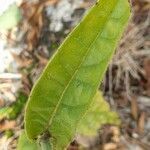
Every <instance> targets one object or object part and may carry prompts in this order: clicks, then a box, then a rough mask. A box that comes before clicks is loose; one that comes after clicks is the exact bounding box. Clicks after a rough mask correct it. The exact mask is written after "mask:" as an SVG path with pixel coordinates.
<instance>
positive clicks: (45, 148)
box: [40, 140, 52, 150]
mask: <svg viewBox="0 0 150 150" xmlns="http://www.w3.org/2000/svg"><path fill="white" fill-rule="evenodd" d="M40 146H41V150H52V147H51V144H50V141H49V140H41V142H40Z"/></svg>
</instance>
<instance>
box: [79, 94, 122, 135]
mask: <svg viewBox="0 0 150 150" xmlns="http://www.w3.org/2000/svg"><path fill="white" fill-rule="evenodd" d="M103 124H115V125H119V124H120V121H119V118H118V115H117V114H116V113H115V112H112V111H110V108H109V105H108V103H107V102H106V101H105V100H104V98H103V96H102V94H101V93H100V92H97V93H96V95H95V97H94V101H93V103H92V105H91V107H90V109H89V110H88V112H87V113H86V115H85V116H84V118H83V119H82V120H81V121H80V123H79V126H78V129H77V133H78V134H81V135H84V136H95V135H97V130H98V129H99V128H100V126H101V125H103Z"/></svg>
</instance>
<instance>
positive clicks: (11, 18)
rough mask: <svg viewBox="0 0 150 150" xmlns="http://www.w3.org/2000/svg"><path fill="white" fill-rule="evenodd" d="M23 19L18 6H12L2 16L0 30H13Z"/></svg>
mask: <svg viewBox="0 0 150 150" xmlns="http://www.w3.org/2000/svg"><path fill="white" fill-rule="evenodd" d="M20 19H21V12H20V10H19V8H18V7H17V5H16V4H12V5H11V6H10V7H9V8H8V9H7V10H6V11H5V12H4V13H3V14H2V15H1V16H0V30H5V29H11V28H12V27H14V26H16V25H17V23H18V22H19V21H20Z"/></svg>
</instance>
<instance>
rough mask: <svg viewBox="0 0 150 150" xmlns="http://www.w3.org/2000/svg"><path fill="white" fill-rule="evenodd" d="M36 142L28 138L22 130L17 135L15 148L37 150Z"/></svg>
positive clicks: (18, 149)
mask: <svg viewBox="0 0 150 150" xmlns="http://www.w3.org/2000/svg"><path fill="white" fill-rule="evenodd" d="M38 149H39V147H38V144H37V143H35V142H31V141H29V140H28V138H27V136H26V134H25V132H24V131H23V132H22V133H21V135H20V137H19V140H18V144H17V150H38Z"/></svg>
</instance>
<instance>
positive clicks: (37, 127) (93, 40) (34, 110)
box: [25, 0, 130, 150]
mask: <svg viewBox="0 0 150 150" xmlns="http://www.w3.org/2000/svg"><path fill="white" fill-rule="evenodd" d="M129 16H130V8H129V3H128V0H100V1H98V2H97V3H96V4H95V5H94V6H93V7H92V8H91V10H90V11H89V13H88V14H87V15H86V16H85V17H84V19H83V20H82V21H81V22H80V24H79V25H78V26H77V27H76V28H75V29H74V30H73V31H72V33H71V34H70V35H69V36H68V37H67V39H66V40H65V41H64V43H63V44H62V45H61V46H60V48H59V49H58V51H57V52H56V53H55V55H54V56H53V58H52V59H51V60H50V61H49V63H48V65H47V67H46V68H45V70H44V72H43V74H42V75H41V77H40V78H39V80H38V81H37V83H36V84H35V85H34V87H33V89H32V92H31V95H30V98H29V101H28V104H27V108H26V114H25V128H26V132H27V135H28V137H29V138H30V139H35V138H38V137H39V136H40V135H43V134H44V133H47V132H49V134H50V135H51V140H52V144H53V146H54V149H57V150H59V149H64V148H66V146H67V145H68V144H69V142H70V141H71V140H72V139H73V136H74V134H75V132H76V127H77V125H78V123H79V121H80V120H81V118H82V117H83V115H84V114H85V112H86V111H87V109H88V108H89V107H90V105H91V103H92V101H93V97H94V95H95V94H96V91H97V88H98V87H99V84H100V81H101V80H102V79H103V75H104V73H105V71H106V69H107V66H108V63H109V61H110V59H111V58H112V55H113V53H114V51H115V48H116V46H117V43H118V40H119V39H120V38H121V35H122V33H123V31H124V29H125V26H126V24H127V21H128V19H129Z"/></svg>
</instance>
